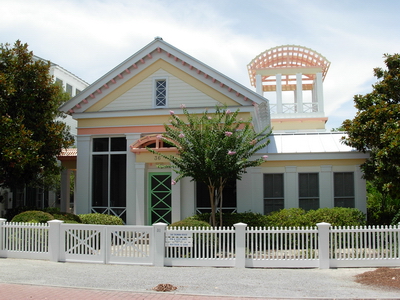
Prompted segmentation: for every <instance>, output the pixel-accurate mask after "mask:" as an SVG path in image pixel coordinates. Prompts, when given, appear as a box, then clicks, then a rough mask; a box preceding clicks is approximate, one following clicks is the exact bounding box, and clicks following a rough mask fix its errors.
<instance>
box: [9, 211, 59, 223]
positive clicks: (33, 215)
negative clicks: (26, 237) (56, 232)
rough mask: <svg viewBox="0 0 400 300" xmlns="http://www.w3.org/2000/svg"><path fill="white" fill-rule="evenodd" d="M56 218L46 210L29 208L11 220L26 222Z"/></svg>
mask: <svg viewBox="0 0 400 300" xmlns="http://www.w3.org/2000/svg"><path fill="white" fill-rule="evenodd" d="M51 220H54V217H53V216H52V215H51V214H49V213H47V212H44V211H40V210H28V211H25V212H22V213H20V214H18V215H16V216H15V217H14V218H12V220H11V222H24V223H46V222H47V221H51Z"/></svg>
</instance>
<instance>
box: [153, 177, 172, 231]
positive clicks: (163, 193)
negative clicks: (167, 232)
mask: <svg viewBox="0 0 400 300" xmlns="http://www.w3.org/2000/svg"><path fill="white" fill-rule="evenodd" d="M149 183H150V187H149V197H150V199H149V202H150V224H154V223H157V222H163V223H167V224H171V211H172V207H171V174H170V173H150V174H149Z"/></svg>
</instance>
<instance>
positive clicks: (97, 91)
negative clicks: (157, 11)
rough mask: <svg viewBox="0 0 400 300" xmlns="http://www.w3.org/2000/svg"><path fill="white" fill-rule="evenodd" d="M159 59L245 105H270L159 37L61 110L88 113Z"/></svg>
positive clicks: (257, 95) (259, 96) (71, 112)
mask: <svg viewBox="0 0 400 300" xmlns="http://www.w3.org/2000/svg"><path fill="white" fill-rule="evenodd" d="M158 59H163V60H165V61H167V62H168V63H170V64H172V65H174V66H175V67H178V68H180V69H182V70H184V71H185V72H187V73H188V74H190V75H191V76H193V77H195V78H196V79H197V80H199V81H201V82H203V83H205V84H207V85H209V86H210V87H212V88H214V89H218V91H219V92H221V93H222V94H224V95H226V96H228V97H230V98H232V99H235V101H236V102H237V103H239V104H241V105H244V106H249V105H251V104H263V105H265V104H267V103H268V100H267V99H265V98H264V97H262V96H261V95H259V94H257V93H255V92H253V91H251V90H250V89H248V88H246V87H244V86H243V85H241V84H239V83H237V82H236V81H234V80H232V79H231V78H229V77H227V76H225V75H223V74H222V73H220V72H218V71H216V70H214V69H213V68H211V67H209V66H208V65H206V64H204V63H202V62H200V61H199V60H197V59H195V58H193V57H192V56H190V55H188V54H186V53H185V52H183V51H181V50H179V49H177V48H175V47H174V46H172V45H170V44H168V43H166V42H165V41H163V40H162V38H159V37H157V38H155V39H154V41H152V42H151V43H149V44H148V45H147V46H145V47H144V48H142V49H141V50H139V51H138V52H136V53H135V54H133V55H132V56H131V57H129V58H128V59H126V60H125V61H124V62H122V63H121V64H119V65H118V66H116V67H115V68H114V69H112V70H111V71H110V72H108V73H107V74H105V75H104V76H102V77H101V78H100V79H98V80H97V81H95V82H94V83H93V84H91V85H90V86H89V87H88V88H86V89H85V90H84V91H82V92H81V93H80V94H78V95H77V96H75V97H74V98H72V99H70V100H69V101H68V102H66V103H65V104H64V105H62V106H61V107H60V110H61V111H64V112H66V113H69V114H74V113H83V112H85V111H86V110H88V109H89V108H90V107H91V106H93V105H94V104H95V103H97V102H98V101H100V100H101V99H102V98H103V97H105V96H106V95H108V94H109V93H111V92H112V91H114V90H115V89H117V88H118V87H120V86H121V85H122V84H124V83H125V82H127V81H128V80H129V79H130V78H132V77H133V76H135V75H136V74H138V73H140V72H141V71H142V70H144V69H145V68H146V67H148V66H149V65H151V64H153V63H154V62H155V61H157V60H158Z"/></svg>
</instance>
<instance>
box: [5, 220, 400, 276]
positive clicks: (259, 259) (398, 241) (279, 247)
mask: <svg viewBox="0 0 400 300" xmlns="http://www.w3.org/2000/svg"><path fill="white" fill-rule="evenodd" d="M0 257H10V258H28V259H49V260H52V261H60V262H92V263H112V264H139V265H154V266H215V267H239V268H243V267H259V268H272V267H274V268H332V267H382V266H400V226H373V227H371V226H368V227H367V226H365V227H346V228H338V227H331V226H330V224H327V223H319V224H317V226H316V227H313V228H248V227H247V225H246V224H243V223H238V224H235V225H234V227H232V228H168V226H167V224H163V223H157V224H154V225H153V226H103V225H84V224H65V223H63V222H62V221H58V220H54V221H50V222H48V224H31V223H11V222H6V220H5V219H0Z"/></svg>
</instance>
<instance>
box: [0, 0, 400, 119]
mask: <svg viewBox="0 0 400 300" xmlns="http://www.w3.org/2000/svg"><path fill="white" fill-rule="evenodd" d="M4 1H5V2H6V3H2V17H1V18H0V36H1V37H2V41H1V42H2V43H6V42H8V43H14V42H15V41H16V40H17V39H20V40H21V41H22V42H26V43H28V44H29V48H30V49H31V50H33V51H34V53H35V54H36V55H38V56H40V57H43V58H45V59H49V60H51V61H53V62H54V63H57V64H59V65H61V66H62V67H64V68H65V69H67V70H69V71H71V72H72V73H74V74H76V75H78V76H79V77H81V78H82V79H84V80H86V81H88V82H93V81H95V80H97V79H98V78H99V77H101V76H102V75H104V74H105V73H107V72H108V71H109V70H111V69H112V68H113V67H115V66H116V65H117V64H119V63H121V62H122V61H124V60H125V59H126V58H128V57H129V56H131V55H132V54H134V53H135V52H137V51H138V50H140V49H141V48H142V47H144V46H145V45H146V44H148V43H150V42H151V41H152V40H153V38H154V37H156V36H161V37H163V39H164V40H165V41H166V42H168V43H170V44H172V45H174V46H175V47H177V48H179V49H181V50H182V51H185V52H187V53H188V54H189V55H192V56H193V57H195V58H197V59H199V60H200V61H202V62H204V63H206V64H208V65H209V66H210V67H212V68H214V69H216V70H218V71H220V72H222V73H224V74H226V75H227V76H229V77H231V78H232V79H234V80H236V81H238V82H239V83H241V84H243V85H245V86H247V87H250V83H249V79H248V74H247V68H246V66H247V64H248V63H249V62H250V61H251V60H252V59H253V58H254V57H255V56H256V55H258V54H259V53H261V52H263V51H265V50H267V49H269V48H272V47H275V46H279V45H284V44H298V45H302V46H305V47H308V48H311V49H313V50H315V51H317V52H319V53H321V54H322V55H324V56H325V57H326V58H327V59H328V60H330V61H331V63H332V64H331V68H330V70H329V72H328V74H327V77H326V80H325V84H324V95H325V113H326V115H328V116H332V118H340V116H341V115H343V116H344V115H346V116H347V111H352V110H351V109H350V108H349V107H351V106H352V99H353V96H354V95H355V94H365V93H367V92H369V91H370V85H371V83H372V82H373V81H374V78H373V73H372V69H373V68H374V67H377V66H383V59H382V55H383V53H395V52H398V51H399V50H398V38H397V36H398V32H399V29H400V25H399V24H398V16H397V14H398V11H399V10H400V2H395V1H389V0H381V1H372V0H364V1H359V0H356V1H345V0H338V1H330V2H328V1H323V2H321V1H314V0H303V1H294V0H279V1H277V0H271V1H262V0H248V1H239V0H220V1H212V0H203V1H195V0H175V1H166V0H153V1H150V0H36V1H30V0H13V1H10V0H3V2H4ZM250 88H252V87H250ZM252 89H253V88H252ZM344 110H346V112H344ZM340 123H341V122H340ZM340 123H338V124H337V126H335V127H338V126H340Z"/></svg>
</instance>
